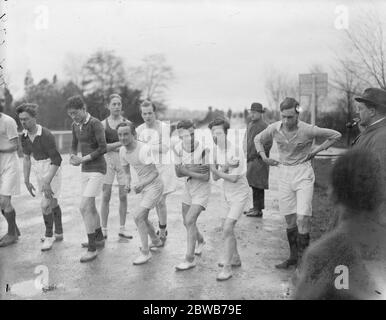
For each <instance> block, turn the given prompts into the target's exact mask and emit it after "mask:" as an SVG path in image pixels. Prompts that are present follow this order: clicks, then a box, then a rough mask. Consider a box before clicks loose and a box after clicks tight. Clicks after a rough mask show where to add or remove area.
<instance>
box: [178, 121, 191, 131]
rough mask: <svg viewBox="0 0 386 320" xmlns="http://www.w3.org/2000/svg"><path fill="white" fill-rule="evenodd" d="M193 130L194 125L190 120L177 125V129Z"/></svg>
mask: <svg viewBox="0 0 386 320" xmlns="http://www.w3.org/2000/svg"><path fill="white" fill-rule="evenodd" d="M190 128H193V129H194V128H195V127H194V123H193V121H191V120H181V121H179V122H178V123H177V129H190Z"/></svg>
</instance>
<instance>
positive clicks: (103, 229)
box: [102, 227, 107, 236]
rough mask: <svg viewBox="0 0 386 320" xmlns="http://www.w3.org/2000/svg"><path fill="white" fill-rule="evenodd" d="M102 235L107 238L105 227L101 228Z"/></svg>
mask: <svg viewBox="0 0 386 320" xmlns="http://www.w3.org/2000/svg"><path fill="white" fill-rule="evenodd" d="M102 233H103V235H104V236H107V227H106V228H103V227H102Z"/></svg>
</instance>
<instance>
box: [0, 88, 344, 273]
mask: <svg viewBox="0 0 386 320" xmlns="http://www.w3.org/2000/svg"><path fill="white" fill-rule="evenodd" d="M108 108H109V110H110V115H109V117H108V118H106V119H105V120H103V121H102V122H101V121H99V120H98V119H96V118H94V117H92V116H91V115H90V114H89V113H88V112H87V110H86V105H85V103H84V102H83V100H82V98H81V97H80V96H75V97H71V98H70V99H68V101H67V103H66V110H67V113H68V115H69V116H70V117H71V118H72V120H73V124H72V145H71V151H70V153H71V154H70V164H71V165H73V166H81V185H82V193H81V194H82V197H81V204H80V212H81V214H82V217H83V221H84V225H85V229H86V232H87V237H88V241H87V242H86V243H83V244H82V247H84V248H87V252H86V253H85V254H84V255H83V256H82V257H81V258H80V261H81V262H89V261H92V260H94V259H95V258H96V257H97V248H99V247H103V246H104V244H105V240H106V238H107V236H108V229H107V221H108V215H109V203H110V198H111V193H112V184H113V182H114V178H115V176H116V177H117V181H118V184H119V214H120V228H119V233H118V235H119V237H122V238H126V239H131V238H132V236H131V235H130V234H129V233H128V232H127V230H126V228H125V222H126V214H127V193H128V192H131V191H134V193H136V194H139V196H140V199H139V200H138V201H136V203H137V205H136V206H135V209H134V211H133V217H134V221H135V224H136V226H137V229H138V233H139V238H140V242H141V248H140V254H139V256H138V257H137V258H135V259H134V261H133V264H134V265H141V264H144V263H146V262H148V261H149V260H150V259H151V256H152V255H151V251H152V250H157V248H160V247H163V246H164V245H165V242H166V239H167V235H168V232H167V207H166V197H167V195H168V194H170V193H172V192H174V191H175V190H176V183H177V180H176V177H179V178H181V177H183V178H184V179H185V182H184V191H183V195H182V201H181V202H182V207H181V211H182V218H183V224H184V226H185V228H186V232H187V240H186V242H187V247H186V255H185V257H184V259H183V261H182V262H181V263H179V264H178V265H177V266H176V270H178V271H184V270H188V269H191V268H193V267H195V266H196V259H195V256H196V255H200V254H201V253H202V250H203V247H204V245H205V240H204V238H203V236H202V234H201V233H200V231H199V229H198V227H197V219H198V217H199V216H200V214H201V212H202V211H204V210H206V208H207V205H208V202H209V197H210V194H211V182H210V177H211V176H212V178H213V180H219V179H222V180H223V185H222V188H223V195H224V204H225V205H226V209H225V210H224V211H225V212H224V215H225V221H224V223H223V237H224V252H225V253H224V257H223V259H222V261H221V262H220V263H219V266H220V267H221V271H220V272H219V273H218V275H217V280H227V279H229V278H231V277H232V267H237V266H240V265H241V258H240V255H239V253H238V249H237V241H236V237H235V233H234V229H235V225H236V223H237V221H238V220H239V218H240V217H241V216H242V215H243V212H245V208H246V206H247V205H248V202H249V197H250V186H249V184H248V180H247V177H246V172H247V161H246V158H245V156H244V151H243V146H242V145H240V146H239V145H237V144H236V143H234V142H233V141H231V140H230V139H229V138H228V130H229V128H230V124H229V121H228V120H227V119H225V118H217V119H215V120H213V121H212V122H211V123H210V124H209V126H208V128H209V129H210V131H211V134H212V138H213V142H214V144H213V146H214V147H213V148H212V149H209V148H208V147H207V146H206V145H204V144H203V143H202V141H200V140H199V139H197V137H195V127H194V124H193V122H192V121H190V120H182V121H180V122H179V123H178V124H177V132H178V138H179V140H178V142H176V143H174V144H171V142H170V126H169V125H167V124H166V123H164V122H161V121H159V120H157V119H156V108H155V105H154V104H153V103H152V102H151V101H147V100H146V101H144V102H143V103H142V104H141V114H142V117H143V120H144V123H143V124H142V125H140V126H139V127H137V128H136V127H135V126H134V124H133V123H132V122H130V121H129V120H127V119H125V118H124V117H123V116H122V99H121V97H120V96H119V95H117V94H112V95H111V96H110V97H109V103H108ZM298 108H299V104H298V102H297V101H296V100H295V99H293V98H286V99H285V100H284V101H283V102H282V104H281V105H280V110H281V116H282V120H281V121H278V122H276V123H273V124H271V125H269V126H268V127H267V128H266V129H264V130H263V131H262V132H260V133H259V134H258V135H257V136H256V137H255V139H254V143H255V147H256V150H257V153H258V155H259V157H261V159H262V160H263V161H264V162H265V163H266V164H267V165H272V166H279V170H280V181H279V194H280V195H279V207H280V212H281V213H282V214H283V215H284V216H285V218H286V221H287V235H288V241H289V246H290V257H289V259H287V260H286V261H284V262H283V263H281V264H279V265H277V267H278V268H288V267H290V266H291V265H296V264H297V263H298V260H299V258H300V257H301V255H302V253H303V251H304V250H305V248H306V247H307V246H308V243H309V232H310V219H309V218H310V216H311V212H312V210H311V202H312V194H313V184H314V173H313V170H312V166H311V163H310V160H311V159H312V158H313V157H314V156H315V155H316V154H317V153H318V152H320V151H321V150H323V149H326V148H328V147H329V146H331V145H332V144H333V143H334V142H335V141H336V140H337V139H339V138H340V136H341V135H340V133H338V132H336V131H334V130H330V129H321V128H318V127H316V126H312V125H309V124H306V123H305V122H302V121H300V120H299V119H298V117H299V109H298ZM37 109H38V106H37V105H35V104H29V103H24V104H22V105H20V106H18V107H17V109H16V111H17V114H18V117H19V120H20V122H21V124H22V126H23V128H24V130H23V133H22V135H21V145H22V150H23V154H24V159H23V173H24V182H25V185H26V187H27V189H28V191H29V192H30V194H31V195H32V196H35V192H37V193H40V194H42V195H43V197H42V201H41V209H42V214H43V218H44V223H45V227H46V233H45V236H44V238H43V239H42V240H43V244H42V248H41V249H42V251H47V250H50V249H51V248H52V247H53V244H54V242H55V241H60V240H62V239H63V227H62V218H61V209H60V206H59V203H58V197H59V195H60V188H61V163H62V158H61V156H60V153H59V152H58V150H57V147H56V145H55V139H54V136H53V135H52V133H51V132H50V131H49V130H48V129H46V128H44V127H42V126H41V125H39V124H38V123H37V113H38V110H37ZM0 111H2V110H0ZM0 124H1V125H0V128H1V129H0V162H1V163H0V164H1V167H0V168H1V172H0V205H1V209H2V213H3V215H4V217H5V218H6V220H7V222H8V232H7V234H6V235H5V236H4V237H3V238H2V239H1V240H0V247H4V246H8V245H10V244H13V243H15V242H16V241H17V240H18V237H19V236H20V231H19V229H18V227H17V225H16V219H15V216H16V214H15V210H14V208H13V206H12V204H11V196H13V195H16V194H18V193H19V192H20V190H19V189H20V187H19V180H20V176H19V175H20V170H19V167H18V157H17V147H18V132H17V125H16V122H15V121H14V120H13V119H12V118H11V117H9V116H7V115H6V114H4V113H0ZM317 137H321V138H324V139H326V141H325V142H324V143H322V144H321V145H320V146H319V147H317V148H316V149H313V148H312V146H313V142H314V140H315V138H317ZM272 141H276V142H277V145H278V150H279V156H280V159H279V161H277V160H273V159H270V158H269V157H267V152H266V150H265V149H264V145H266V144H270V145H272ZM79 149H80V154H81V155H78V150H79ZM132 169H134V170H132ZM31 170H32V171H34V172H35V174H36V178H37V179H36V181H37V184H38V185H37V188H36V190H35V186H33V185H32V183H31V182H30V172H31ZM101 193H102V195H103V196H102V204H101V209H100V211H101V216H99V213H98V210H97V208H96V203H95V198H96V197H97V196H98V195H99V194H101ZM153 208H155V209H156V212H157V215H158V220H159V230H158V231H156V230H155V228H154V227H153V225H152V223H151V222H150V221H149V219H148V216H149V211H150V210H151V209H153ZM101 220H102V222H101ZM149 238H150V242H149Z"/></svg>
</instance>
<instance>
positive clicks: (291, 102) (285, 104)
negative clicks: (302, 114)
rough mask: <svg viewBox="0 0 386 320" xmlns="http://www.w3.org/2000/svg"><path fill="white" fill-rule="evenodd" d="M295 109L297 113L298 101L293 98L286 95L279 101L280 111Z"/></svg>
mask: <svg viewBox="0 0 386 320" xmlns="http://www.w3.org/2000/svg"><path fill="white" fill-rule="evenodd" d="M290 109H295V111H296V113H299V102H298V101H296V99H294V98H290V97H286V98H285V99H284V100H283V101H282V102H281V103H280V111H283V110H290Z"/></svg>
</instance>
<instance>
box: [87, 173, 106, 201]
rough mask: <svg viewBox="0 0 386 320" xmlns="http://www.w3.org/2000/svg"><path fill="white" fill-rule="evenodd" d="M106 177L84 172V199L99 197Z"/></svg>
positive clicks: (101, 174)
mask: <svg viewBox="0 0 386 320" xmlns="http://www.w3.org/2000/svg"><path fill="white" fill-rule="evenodd" d="M104 177H105V175H104V174H103V173H100V172H82V173H81V179H82V197H90V198H91V197H93V198H95V197H97V196H99V194H100V193H101V192H102V187H103V180H104Z"/></svg>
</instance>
